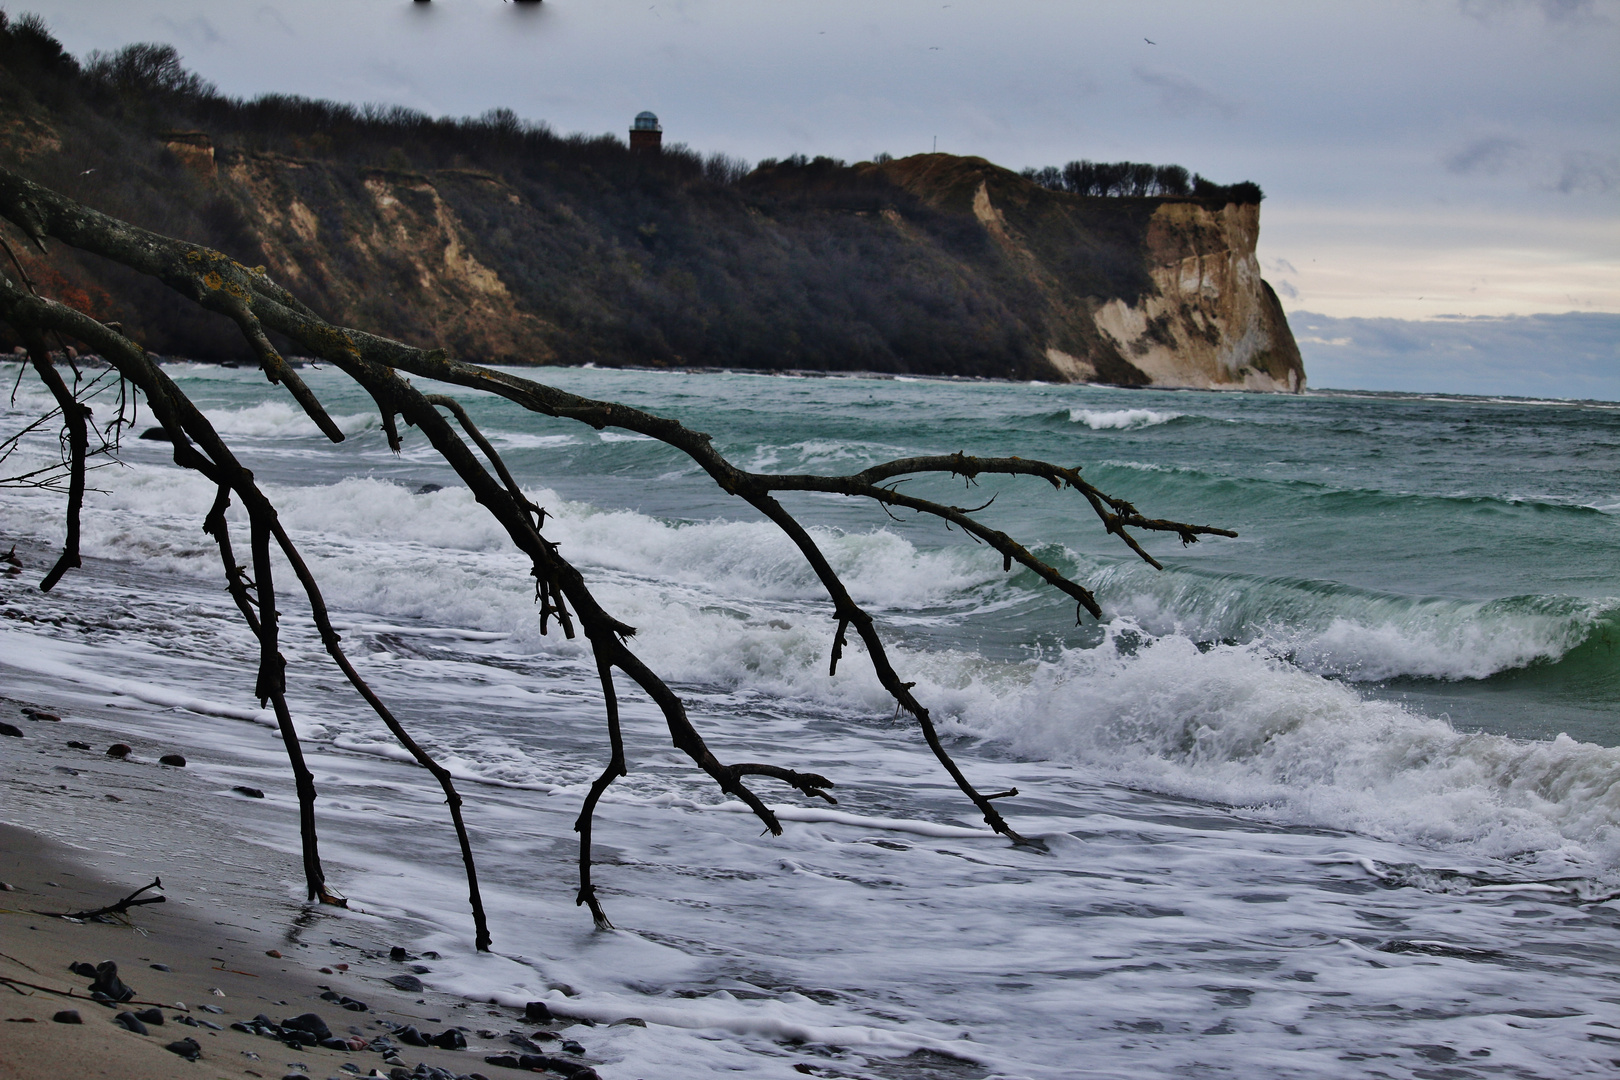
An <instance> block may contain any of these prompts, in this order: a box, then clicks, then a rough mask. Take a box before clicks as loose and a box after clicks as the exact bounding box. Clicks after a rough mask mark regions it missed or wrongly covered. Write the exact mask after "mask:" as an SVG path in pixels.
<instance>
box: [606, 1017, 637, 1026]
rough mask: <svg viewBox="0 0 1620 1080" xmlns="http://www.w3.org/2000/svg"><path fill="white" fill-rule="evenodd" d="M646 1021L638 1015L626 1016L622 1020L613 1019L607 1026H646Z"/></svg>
mask: <svg viewBox="0 0 1620 1080" xmlns="http://www.w3.org/2000/svg"><path fill="white" fill-rule="evenodd" d="M646 1026H647V1021H645V1020H643V1019H642V1018H641V1017H639V1016H626V1017H625V1018H624V1019H622V1020H615V1021H613V1023H611V1024H609V1025H608V1027H646Z"/></svg>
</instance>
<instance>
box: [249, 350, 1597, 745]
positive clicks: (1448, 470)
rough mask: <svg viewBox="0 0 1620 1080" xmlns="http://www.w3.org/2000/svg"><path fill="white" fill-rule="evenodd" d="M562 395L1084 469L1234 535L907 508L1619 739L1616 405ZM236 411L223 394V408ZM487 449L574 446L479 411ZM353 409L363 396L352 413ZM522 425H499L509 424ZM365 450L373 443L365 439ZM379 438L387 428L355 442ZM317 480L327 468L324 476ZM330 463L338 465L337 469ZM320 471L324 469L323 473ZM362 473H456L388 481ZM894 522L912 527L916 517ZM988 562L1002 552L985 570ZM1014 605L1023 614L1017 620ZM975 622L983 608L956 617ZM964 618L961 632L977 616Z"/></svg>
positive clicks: (1248, 628) (714, 431) (929, 392)
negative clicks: (1184, 537)
mask: <svg viewBox="0 0 1620 1080" xmlns="http://www.w3.org/2000/svg"><path fill="white" fill-rule="evenodd" d="M538 374H540V375H541V376H542V377H543V378H545V379H546V380H547V381H549V382H551V383H552V384H554V385H558V386H561V387H563V388H564V389H568V390H571V391H573V392H576V393H580V394H585V395H589V396H593V397H600V398H610V399H615V400H622V401H625V402H626V403H628V404H633V405H637V406H639V407H642V408H645V409H648V410H651V411H655V412H659V413H663V414H666V415H670V416H674V417H676V418H678V419H680V420H682V421H683V422H684V423H686V424H687V425H688V426H691V427H694V428H697V429H698V430H701V431H706V432H708V433H710V434H711V435H713V436H714V438H715V440H716V445H717V446H718V447H719V448H720V449H721V451H722V452H723V453H725V454H726V455H727V456H728V457H730V458H731V460H733V461H734V462H737V463H738V464H740V465H743V466H744V467H746V468H751V469H755V470H759V471H773V472H817V473H847V472H854V471H857V470H859V469H861V468H864V467H866V466H868V465H871V464H874V463H876V462H879V461H884V460H888V459H891V458H895V457H903V456H909V455H913V454H939V453H954V452H958V451H961V452H964V453H968V454H978V455H985V456H996V455H1004V454H1017V455H1020V456H1024V457H1032V458H1043V459H1046V460H1050V461H1053V462H1056V463H1059V464H1064V465H1079V466H1081V467H1082V472H1083V475H1085V476H1086V477H1087V478H1088V479H1089V480H1090V481H1091V482H1092V483H1093V484H1096V485H1097V486H1099V487H1101V488H1102V489H1103V490H1105V491H1107V492H1109V493H1110V494H1113V495H1116V496H1120V497H1123V498H1126V499H1129V500H1131V501H1132V502H1133V503H1135V504H1136V506H1137V507H1138V509H1140V510H1142V511H1143V512H1144V513H1146V514H1147V515H1149V516H1163V517H1169V518H1173V519H1178V520H1183V521H1191V522H1198V523H1204V524H1213V525H1219V526H1222V527H1225V528H1230V529H1234V530H1236V531H1237V532H1238V533H1239V538H1238V539H1236V540H1224V539H1209V540H1205V541H1203V542H1201V543H1199V544H1198V545H1196V546H1193V547H1186V548H1183V547H1182V546H1181V545H1180V543H1179V542H1178V541H1176V540H1174V539H1169V538H1164V537H1157V538H1152V537H1145V538H1144V540H1145V542H1146V546H1147V548H1148V550H1149V551H1151V552H1153V553H1154V554H1155V555H1156V556H1157V557H1159V558H1160V559H1161V561H1163V562H1164V563H1165V564H1166V570H1165V571H1163V572H1157V571H1154V570H1152V569H1151V568H1149V567H1147V566H1146V565H1145V564H1143V563H1141V562H1140V561H1139V560H1137V559H1136V558H1135V557H1134V556H1132V555H1131V554H1130V553H1129V552H1128V551H1126V550H1125V549H1124V548H1123V547H1122V546H1121V545H1120V544H1119V543H1118V542H1117V541H1116V540H1114V539H1113V538H1111V537H1108V536H1106V535H1105V534H1104V533H1103V531H1102V530H1101V528H1100V527H1099V526H1098V524H1097V522H1096V520H1095V518H1094V517H1092V516H1091V514H1090V512H1089V511H1088V509H1087V507H1086V505H1085V504H1084V502H1083V501H1082V500H1081V499H1079V498H1078V497H1077V496H1076V495H1074V494H1073V493H1067V494H1063V493H1054V492H1052V491H1051V490H1050V489H1048V488H1047V487H1046V485H1044V484H1042V483H1039V482H1037V481H1031V480H1020V481H1007V480H1003V479H1000V478H985V479H983V480H982V481H981V482H980V483H979V485H978V486H977V487H976V488H975V489H974V490H972V491H964V490H963V485H962V483H961V482H960V481H949V480H927V479H919V480H916V481H913V482H911V483H910V484H909V485H908V487H907V490H908V491H911V492H913V493H921V494H926V495H931V496H935V497H938V498H939V499H941V500H943V501H946V502H948V503H953V504H956V505H976V504H978V503H982V502H983V501H985V500H986V499H988V498H989V497H990V496H991V495H992V494H994V495H995V496H996V502H995V504H994V505H993V506H992V507H991V508H990V509H988V510H986V511H984V512H983V513H982V514H981V515H980V516H981V517H982V518H983V519H984V520H985V521H987V522H990V523H993V524H995V525H996V526H997V527H999V528H1002V529H1004V530H1005V531H1007V532H1009V533H1011V534H1012V535H1013V536H1015V537H1017V538H1019V539H1021V540H1024V541H1025V542H1027V543H1031V544H1037V545H1039V547H1038V550H1039V551H1040V552H1041V553H1042V554H1043V555H1044V556H1046V557H1049V558H1050V559H1051V560H1052V561H1053V562H1054V563H1055V564H1056V565H1058V566H1059V567H1060V568H1062V569H1064V570H1066V571H1068V572H1070V573H1071V574H1072V575H1073V576H1075V577H1076V578H1077V579H1078V580H1080V581H1081V582H1082V583H1084V584H1086V585H1087V586H1088V587H1090V588H1092V589H1093V590H1094V591H1096V592H1098V593H1099V595H1100V596H1101V597H1102V599H1103V600H1104V603H1105V606H1106V608H1107V613H1106V615H1105V620H1107V619H1110V618H1111V619H1128V620H1131V621H1133V622H1134V623H1135V624H1136V625H1138V626H1139V627H1140V628H1141V629H1142V630H1143V631H1144V632H1146V633H1148V634H1154V635H1159V634H1164V633H1167V632H1179V633H1182V634H1185V635H1187V636H1189V637H1191V638H1192V639H1193V640H1195V641H1196V642H1198V643H1200V644H1201V645H1207V644H1209V643H1217V642H1224V643H1233V642H1240V643H1250V642H1257V643H1261V644H1262V645H1263V646H1264V647H1265V648H1266V649H1267V650H1268V651H1270V652H1272V653H1274V654H1275V655H1276V656H1278V657H1281V658H1284V659H1286V660H1288V661H1290V662H1292V663H1296V664H1299V665H1300V666H1302V667H1304V668H1305V669H1307V670H1310V671H1313V672H1317V673H1320V674H1323V675H1326V676H1328V677H1330V678H1333V679H1339V680H1345V681H1349V682H1352V683H1354V684H1356V685H1357V686H1358V688H1359V689H1360V690H1361V692H1363V693H1366V694H1369V695H1374V696H1391V697H1396V698H1399V699H1401V700H1403V701H1406V702H1409V703H1410V704H1411V705H1412V707H1414V708H1416V709H1420V710H1422V711H1424V712H1427V713H1431V714H1433V715H1436V716H1444V717H1446V718H1448V719H1449V720H1450V722H1451V723H1452V724H1453V725H1454V726H1455V727H1457V728H1458V729H1459V730H1483V731H1488V732H1494V733H1499V734H1505V735H1513V736H1519V737H1525V738H1551V737H1553V736H1555V735H1557V734H1558V733H1559V732H1561V731H1562V732H1567V733H1568V734H1569V735H1571V736H1572V737H1574V738H1576V739H1579V740H1582V741H1590V742H1597V743H1601V744H1603V745H1606V746H1612V745H1615V744H1616V743H1617V742H1620V405H1617V404H1615V403H1603V402H1555V401H1529V400H1512V399H1484V398H1463V397H1443V396H1434V395H1427V396H1418V395H1404V394H1372V393H1364V392H1332V391H1328V392H1313V393H1311V394H1307V395H1304V396H1297V397H1295V396H1282V395H1259V394H1217V393H1200V392H1170V391H1138V390H1129V391H1127V390H1115V389H1110V388H1102V387H1076V386H1043V385H1027V384H1005V383H983V382H953V381H936V380H908V379H843V378H782V377H760V376H750V375H736V374H719V373H694V374H687V373H680V374H661V373H650V372H618V371H605V370H588V369H583V370H582V369H552V370H546V371H543V372H540V373H538ZM227 400H229V398H228V397H227V398H224V399H222V401H221V404H223V403H224V402H225V401H227ZM470 403H471V404H472V405H473V408H474V415H475V417H476V418H477V420H478V421H479V422H480V423H481V424H483V425H485V426H486V427H487V428H488V429H489V430H491V431H494V432H497V433H506V432H509V431H510V432H512V434H517V433H518V431H521V432H523V433H532V434H533V435H535V436H543V435H546V434H554V435H557V436H570V435H574V434H577V432H576V430H575V429H577V426H578V425H570V424H568V423H565V422H561V421H546V420H543V419H541V418H537V417H530V416H526V417H518V416H517V415H516V413H515V410H513V409H512V408H511V407H510V406H509V405H508V404H507V403H505V402H500V401H496V400H495V399H493V398H489V399H482V398H472V399H470ZM353 404H354V407H355V408H357V409H358V408H360V407H361V403H360V402H359V401H355V402H354V403H353ZM514 429H516V430H514ZM365 437H366V436H362V438H365ZM369 438H370V439H372V440H373V441H375V440H376V439H378V438H380V435H378V434H377V433H376V432H370V433H369ZM524 441H525V440H523V439H517V440H514V441H512V444H511V445H510V446H509V447H508V448H507V449H506V450H505V451H504V453H505V454H506V456H508V457H509V458H511V460H512V463H513V464H514V466H515V468H516V469H517V470H518V472H519V475H520V476H523V477H525V482H528V480H529V479H530V478H532V480H533V482H535V483H537V484H540V485H543V486H545V487H548V488H550V489H552V490H555V491H557V492H558V493H560V494H562V495H564V496H565V497H568V498H574V499H580V500H583V501H586V502H589V503H591V504H593V505H597V506H602V507H615V508H627V509H633V510H636V511H639V512H641V513H644V514H648V515H652V516H655V517H658V518H661V519H666V520H671V521H707V520H711V519H715V518H726V519H730V518H738V519H743V520H752V519H753V515H752V512H751V511H750V510H749V509H748V508H747V507H745V506H741V505H740V504H739V502H738V500H736V499H732V498H729V497H727V496H725V495H724V494H723V493H721V492H719V491H718V490H717V489H715V487H714V486H713V484H712V483H710V482H709V480H708V479H707V477H706V476H704V475H703V474H701V473H699V472H697V471H696V470H695V469H693V468H692V467H691V466H690V464H689V463H688V462H686V461H685V459H684V458H682V457H681V455H679V454H678V453H676V452H674V451H671V450H669V449H668V448H666V447H664V446H662V445H659V444H656V443H652V442H641V441H635V440H630V441H606V442H604V441H601V440H600V439H597V438H587V439H573V440H568V441H565V442H561V443H560V444H553V445H538V446H525V445H523V443H524ZM329 467H332V466H329ZM336 467H341V466H336ZM334 475H335V472H334ZM375 475H379V476H391V475H397V476H399V477H401V478H405V479H408V480H414V479H416V478H418V477H422V478H424V479H431V480H437V481H439V482H444V483H450V482H453V478H452V477H451V476H450V474H449V473H448V472H447V471H437V472H431V471H424V470H422V469H421V468H419V467H418V466H417V464H416V462H410V463H408V464H407V463H399V464H397V465H394V466H390V467H386V468H383V469H381V470H380V471H376V472H375ZM790 504H791V505H795V506H797V507H800V508H802V510H803V513H804V514H805V516H806V517H807V518H808V519H809V520H811V521H814V522H817V523H820V524H824V525H828V526H832V527H836V528H839V529H844V530H849V531H866V530H871V529H875V528H883V529H887V530H891V531H893V532H894V533H896V534H899V535H901V536H903V537H905V538H906V539H907V540H908V541H909V542H910V543H912V544H914V545H916V546H917V547H919V548H924V549H927V548H948V547H953V546H960V545H962V544H964V543H967V542H966V541H964V540H963V539H962V538H961V537H960V535H959V534H955V533H952V532H950V531H948V530H946V529H944V528H942V527H941V526H940V525H939V523H937V522H935V521H933V520H904V519H903V520H900V521H894V520H890V519H889V518H887V517H886V516H885V515H884V514H883V513H882V511H881V510H879V509H878V508H877V507H875V506H873V505H871V504H869V503H860V502H856V501H852V500H846V499H841V498H836V497H803V498H800V499H799V500H798V501H797V502H792V501H791V500H790ZM905 517H906V518H909V515H905ZM983 561H984V562H985V564H986V565H991V564H994V563H995V562H996V559H995V558H994V556H992V555H989V554H985V555H984V559H983ZM984 588H985V593H984V595H983V596H982V597H980V600H981V601H982V604H976V603H975V600H974V597H973V596H972V595H971V592H969V593H968V594H964V595H960V596H953V597H951V598H950V603H949V604H948V605H947V606H949V607H950V608H951V610H952V611H953V612H955V613H957V614H958V615H959V616H960V617H953V618H942V619H941V620H939V622H938V624H937V625H932V626H929V627H927V628H926V629H924V628H921V627H916V628H911V629H910V631H909V632H913V633H916V634H918V635H920V636H923V637H926V638H928V639H929V640H931V641H934V642H936V643H938V644H942V645H946V646H960V647H966V648H972V649H974V650H976V651H987V652H988V653H990V654H993V655H997V656H1011V655H1019V654H1021V653H1023V652H1025V651H1033V652H1036V653H1038V652H1039V650H1040V649H1042V648H1050V647H1053V646H1060V645H1069V646H1085V645H1091V644H1095V643H1097V642H1098V641H1100V640H1101V638H1102V634H1101V633H1100V631H1099V630H1098V628H1097V627H1096V625H1095V623H1094V622H1093V620H1091V619H1089V618H1087V619H1085V620H1084V622H1085V623H1086V624H1089V625H1082V626H1079V627H1076V626H1074V625H1073V624H1074V619H1073V618H1072V617H1070V616H1071V613H1072V605H1071V604H1070V603H1069V602H1068V600H1067V599H1066V598H1064V597H1062V596H1060V595H1057V594H1056V593H1053V592H1052V591H1051V590H1049V589H1046V588H1045V587H1044V586H1043V585H1042V584H1041V583H1040V582H1039V581H1038V580H1036V579H1035V578H1034V576H1033V575H1031V574H1027V573H1024V574H1017V575H1015V576H1013V577H1012V579H1011V580H1010V581H1006V582H1002V581H996V582H993V583H992V582H987V583H985V586H984ZM1009 591H1010V593H1011V595H1012V596H1013V597H1015V598H1016V602H1012V603H1008V602H1007V600H1008V594H1009ZM978 606H982V607H984V608H985V609H986V610H984V611H982V612H977V613H973V612H974V609H975V608H976V607H978ZM970 613H972V614H970Z"/></svg>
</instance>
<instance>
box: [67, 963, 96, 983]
mask: <svg viewBox="0 0 1620 1080" xmlns="http://www.w3.org/2000/svg"><path fill="white" fill-rule="evenodd" d="M68 970H69V971H71V972H73V974H75V975H82V976H84V977H85V978H86V979H93V978H95V977H96V965H94V964H87V963H85V962H84V961H83V960H80V961H79V962H78V963H76V964H69V965H68Z"/></svg>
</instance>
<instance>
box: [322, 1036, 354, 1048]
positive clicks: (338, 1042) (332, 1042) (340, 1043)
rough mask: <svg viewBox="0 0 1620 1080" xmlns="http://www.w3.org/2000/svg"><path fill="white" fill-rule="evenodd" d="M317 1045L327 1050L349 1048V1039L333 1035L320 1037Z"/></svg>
mask: <svg viewBox="0 0 1620 1080" xmlns="http://www.w3.org/2000/svg"><path fill="white" fill-rule="evenodd" d="M319 1045H321V1046H324V1047H326V1049H328V1050H347V1049H348V1048H349V1040H348V1039H340V1038H338V1037H337V1036H336V1035H334V1036H332V1037H331V1038H330V1039H322V1040H321V1041H320V1043H319Z"/></svg>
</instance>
